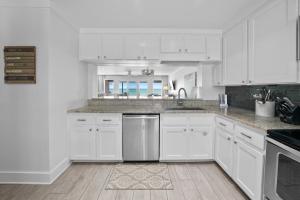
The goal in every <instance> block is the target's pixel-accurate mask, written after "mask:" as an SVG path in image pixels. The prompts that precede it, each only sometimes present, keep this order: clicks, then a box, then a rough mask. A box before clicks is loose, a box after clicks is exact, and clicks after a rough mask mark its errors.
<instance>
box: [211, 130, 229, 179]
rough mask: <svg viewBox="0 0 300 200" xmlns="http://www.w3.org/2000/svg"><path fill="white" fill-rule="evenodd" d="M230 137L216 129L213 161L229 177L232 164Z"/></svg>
mask: <svg viewBox="0 0 300 200" xmlns="http://www.w3.org/2000/svg"><path fill="white" fill-rule="evenodd" d="M232 139H233V137H232V135H231V134H230V133H228V132H227V131H225V130H224V129H221V128H218V127H217V128H216V144H215V145H216V146H215V160H216V161H217V163H218V164H219V165H220V166H221V167H222V168H223V169H224V170H225V171H226V172H227V174H229V175H230V176H231V174H232V164H233V142H232Z"/></svg>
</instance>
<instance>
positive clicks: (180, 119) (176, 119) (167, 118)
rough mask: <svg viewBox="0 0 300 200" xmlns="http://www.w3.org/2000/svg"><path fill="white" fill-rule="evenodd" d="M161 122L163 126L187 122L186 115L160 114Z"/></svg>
mask: <svg viewBox="0 0 300 200" xmlns="http://www.w3.org/2000/svg"><path fill="white" fill-rule="evenodd" d="M160 121H161V124H162V125H164V126H186V125H187V124H188V117H187V116H186V115H178V114H174V115H173V114H172V115H162V116H161V120H160Z"/></svg>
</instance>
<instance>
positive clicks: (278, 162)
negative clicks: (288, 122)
mask: <svg viewBox="0 0 300 200" xmlns="http://www.w3.org/2000/svg"><path fill="white" fill-rule="evenodd" d="M264 199H266V200H299V199H300V129H297V130H286V129H285V130H268V135H267V151H266V166H265V182H264Z"/></svg>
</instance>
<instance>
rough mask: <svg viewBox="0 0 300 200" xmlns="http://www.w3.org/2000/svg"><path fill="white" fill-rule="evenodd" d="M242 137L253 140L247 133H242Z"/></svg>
mask: <svg viewBox="0 0 300 200" xmlns="http://www.w3.org/2000/svg"><path fill="white" fill-rule="evenodd" d="M241 135H242V136H244V137H246V138H249V139H252V137H251V136H249V135H246V134H245V133H243V132H241Z"/></svg>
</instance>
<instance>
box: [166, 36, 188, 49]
mask: <svg viewBox="0 0 300 200" xmlns="http://www.w3.org/2000/svg"><path fill="white" fill-rule="evenodd" d="M183 49H184V40H183V36H182V35H163V36H161V52H162V53H181V52H182V51H183Z"/></svg>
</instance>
